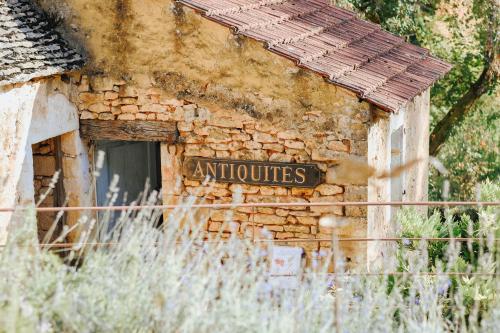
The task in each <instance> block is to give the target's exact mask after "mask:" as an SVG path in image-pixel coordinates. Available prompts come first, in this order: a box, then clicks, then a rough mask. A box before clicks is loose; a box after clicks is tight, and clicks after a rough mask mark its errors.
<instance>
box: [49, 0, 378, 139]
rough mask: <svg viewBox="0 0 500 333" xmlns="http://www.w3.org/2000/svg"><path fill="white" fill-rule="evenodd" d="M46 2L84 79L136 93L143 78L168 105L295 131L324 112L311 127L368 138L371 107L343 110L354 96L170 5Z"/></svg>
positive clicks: (134, 0) (131, 0) (136, 0)
mask: <svg viewBox="0 0 500 333" xmlns="http://www.w3.org/2000/svg"><path fill="white" fill-rule="evenodd" d="M44 2H45V3H57V4H58V5H57V8H66V9H64V10H62V11H63V14H62V15H64V16H65V17H66V21H65V27H66V30H68V31H70V32H72V34H73V35H75V36H76V37H75V39H76V40H77V41H80V43H82V44H83V46H84V48H85V49H86V50H87V52H88V53H89V64H88V66H87V68H86V69H85V71H86V72H87V73H88V74H99V73H105V74H106V75H110V76H112V77H115V78H120V79H125V80H126V81H128V82H129V81H135V83H136V84H137V85H139V86H144V84H143V83H144V82H143V80H144V75H143V74H146V75H145V76H146V77H147V79H146V80H147V81H149V79H150V78H151V79H152V80H153V81H154V82H153V83H154V84H155V85H156V86H158V87H163V88H165V92H168V93H169V94H170V97H172V98H173V97H178V98H182V99H187V100H190V101H196V102H201V101H203V102H205V103H212V104H217V105H218V106H219V107H221V106H223V107H225V108H228V109H240V110H242V111H243V112H246V113H248V114H249V115H251V116H254V117H256V118H262V119H268V120H271V121H272V120H275V121H277V122H279V123H281V124H284V123H286V125H287V126H288V127H291V128H296V129H301V126H302V117H304V116H306V112H315V113H321V114H324V115H328V117H326V118H325V119H323V120H324V121H323V122H316V123H313V124H308V125H309V126H316V127H318V128H320V129H323V130H332V129H335V128H339V127H342V128H344V129H346V128H349V131H352V132H353V134H354V136H356V135H362V134H361V133H362V132H365V129H364V128H363V126H362V125H360V124H359V121H360V120H361V121H362V120H363V119H364V118H365V114H364V112H365V111H366V110H367V109H368V105H367V104H366V103H348V106H346V102H345V101H346V100H349V101H351V100H353V101H357V98H356V97H355V95H354V94H353V93H351V92H349V91H347V90H345V89H343V88H339V87H336V86H334V85H332V84H329V83H326V82H325V81H324V80H323V78H322V77H320V76H319V75H317V74H314V73H311V72H309V71H306V70H302V69H300V68H298V67H296V66H295V64H294V63H293V62H292V61H290V60H288V59H285V58H283V57H281V56H278V55H275V54H273V53H271V52H269V51H267V50H265V49H264V47H263V45H262V44H261V43H259V42H256V41H254V40H251V39H248V38H239V37H237V36H235V35H233V34H232V32H231V31H230V30H229V29H228V28H226V27H223V26H221V25H219V24H216V23H214V22H211V21H209V20H207V19H204V18H202V17H201V16H199V15H198V14H196V13H194V12H193V11H192V10H190V9H188V8H185V7H178V6H177V5H174V3H173V1H159V0H146V1H142V0H113V1H100V0H64V1H56V0H53V1H48V0H47V1H44ZM62 2H63V3H64V5H61V3H62ZM46 7H49V6H47V5H46ZM75 29H76V30H77V31H76V32H75V31H74V30H75ZM138 74H140V75H138ZM333 111H335V112H333ZM333 114H335V115H336V116H332V115H333Z"/></svg>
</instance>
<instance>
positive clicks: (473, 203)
mask: <svg viewBox="0 0 500 333" xmlns="http://www.w3.org/2000/svg"><path fill="white" fill-rule="evenodd" d="M179 200H182V199H179ZM325 206H340V207H352V206H396V207H397V206H400V207H402V206H427V207H451V206H478V207H491V206H500V201H390V202H369V201H349V202H348V201H344V202H255V203H248V202H242V203H215V204H213V203H193V204H188V203H187V204H172V205H128V206H74V207H67V206H64V207H26V206H20V207H0V212H14V211H18V210H30V209H32V210H35V211H37V212H53V211H62V212H70V211H122V210H130V211H134V210H141V209H162V210H167V209H189V208H214V209H217V208H239V207H250V208H252V207H255V208H258V207H269V208H273V207H274V208H283V207H325Z"/></svg>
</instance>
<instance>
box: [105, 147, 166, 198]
mask: <svg viewBox="0 0 500 333" xmlns="http://www.w3.org/2000/svg"><path fill="white" fill-rule="evenodd" d="M99 150H102V151H104V153H105V157H104V164H103V167H102V169H101V170H100V175H99V177H98V178H97V179H96V191H97V193H96V194H97V204H98V205H99V206H102V205H108V204H109V199H108V198H107V193H108V192H109V185H110V182H111V181H112V179H113V175H115V174H116V175H118V177H119V181H118V188H119V196H118V200H117V201H116V203H115V205H121V204H130V203H131V202H132V201H135V200H137V198H138V197H139V196H140V195H141V194H142V193H143V192H144V188H145V184H146V182H147V181H149V183H150V186H151V187H150V189H154V190H159V189H160V187H161V176H160V145H159V143H157V142H143V141H97V143H96V152H97V151H99ZM96 155H97V154H96Z"/></svg>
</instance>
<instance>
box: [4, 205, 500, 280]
mask: <svg viewBox="0 0 500 333" xmlns="http://www.w3.org/2000/svg"><path fill="white" fill-rule="evenodd" d="M180 200H181V199H180ZM325 206H326V207H329V206H330V207H331V206H342V207H349V206H396V207H403V206H427V207H454V206H477V207H497V206H500V201H494V202H491V201H425V202H420V201H419V202H408V201H406V202H403V201H391V202H364V201H352V202H279V203H276V202H259V203H216V204H212V203H190V204H170V205H126V206H125V205H122V206H78V207H67V206H64V207H0V212H15V211H20V210H35V211H36V212H53V211H57V212H71V211H137V210H142V209H153V210H173V209H191V208H210V209H223V208H231V209H234V208H239V207H251V208H258V207H268V208H286V207H325ZM243 239H245V240H250V241H251V242H253V243H266V244H270V243H272V244H293V243H309V242H334V241H335V242H340V243H342V242H398V243H406V242H413V241H415V242H467V243H471V242H494V243H495V244H496V243H498V242H500V238H484V237H383V238H373V237H372V238H369V237H345V238H335V239H333V238H289V239H260V238H251V239H249V238H243ZM221 241H227V240H225V239H220V240H203V241H201V242H198V243H195V244H199V243H217V242H221ZM119 244H120V243H119V242H64V243H40V244H38V246H39V247H40V248H43V249H51V250H63V251H64V250H73V249H75V248H78V249H81V248H82V247H86V246H90V247H113V246H117V245H119ZM152 245H160V244H159V243H155V244H152ZM2 247H5V244H0V248H2ZM326 274H329V275H332V276H401V277H406V276H464V277H470V276H499V275H500V273H498V272H493V273H491V272H376V273H370V272H341V273H326ZM280 276H283V275H280Z"/></svg>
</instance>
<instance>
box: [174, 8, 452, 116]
mask: <svg viewBox="0 0 500 333" xmlns="http://www.w3.org/2000/svg"><path fill="white" fill-rule="evenodd" d="M179 2H181V3H182V4H185V5H187V6H189V7H191V8H193V9H195V10H196V11H199V12H201V14H202V15H203V16H204V17H206V18H208V19H210V20H213V21H215V22H218V23H220V24H223V25H225V26H229V27H231V28H233V29H234V30H235V31H236V33H238V34H241V35H244V36H248V37H251V38H254V39H256V40H258V41H262V42H264V43H265V45H266V48H267V49H269V50H270V51H272V52H274V53H277V54H279V55H282V56H284V57H287V58H289V59H292V60H294V61H296V63H297V65H298V66H300V67H304V68H308V69H310V70H312V71H314V72H316V73H319V74H321V75H323V76H324V77H325V78H327V80H328V81H330V82H331V83H333V84H336V85H339V86H342V87H345V88H347V89H349V90H351V91H354V92H355V93H356V94H357V95H358V96H359V97H360V98H362V99H365V100H367V101H369V102H370V103H372V104H375V105H377V106H379V107H380V108H382V109H384V110H387V111H398V110H399V109H400V108H401V107H403V106H405V105H406V104H407V103H408V102H409V101H411V100H412V99H413V98H414V97H415V96H416V95H418V94H420V93H421V92H422V91H424V90H425V89H427V88H428V87H429V86H431V85H432V84H433V83H434V82H435V81H436V80H437V79H439V78H440V77H441V76H442V75H444V74H445V73H447V72H448V71H449V70H450V69H451V65H450V64H448V63H446V62H444V61H442V60H440V59H437V58H435V57H433V56H431V55H430V54H429V51H428V50H427V49H424V48H420V47H417V46H415V45H412V44H409V43H407V42H405V40H404V39H403V38H401V37H397V36H394V35H392V34H391V33H389V32H386V31H384V30H382V29H381V27H380V26H379V25H377V24H374V23H371V22H367V21H364V20H361V19H359V18H358V17H357V16H356V14H355V13H353V12H351V11H348V10H345V9H341V8H337V7H334V6H331V5H329V4H328V3H327V2H326V0H288V1H287V0H180V1H179Z"/></svg>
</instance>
